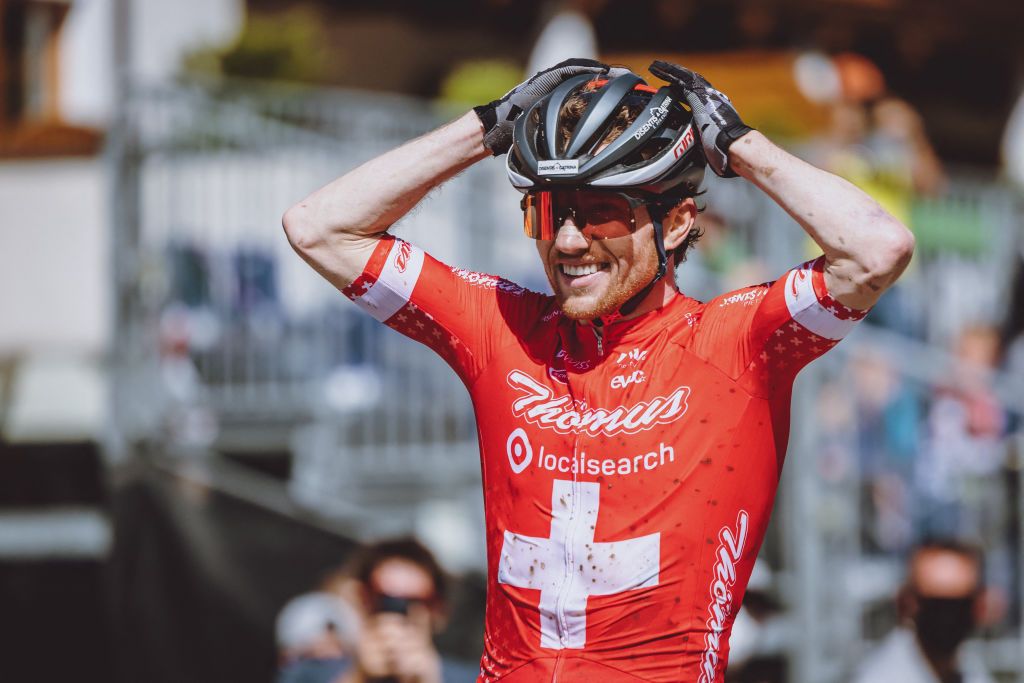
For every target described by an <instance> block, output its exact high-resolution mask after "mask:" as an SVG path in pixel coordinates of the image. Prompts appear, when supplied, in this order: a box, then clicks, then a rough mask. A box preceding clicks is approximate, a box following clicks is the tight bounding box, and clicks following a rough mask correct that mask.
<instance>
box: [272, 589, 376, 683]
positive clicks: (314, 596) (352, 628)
mask: <svg viewBox="0 0 1024 683" xmlns="http://www.w3.org/2000/svg"><path fill="white" fill-rule="evenodd" d="M358 622H359V617H358V616H357V615H356V614H355V612H354V611H353V610H352V608H351V607H349V606H348V605H347V604H346V603H345V601H344V600H342V599H341V598H339V597H338V596H337V595H333V594H331V593H320V592H318V593H306V594H304V595H300V596H298V597H297V598H293V599H292V600H291V601H290V602H288V604H287V605H285V606H284V609H282V610H281V612H280V614H279V615H278V617H277V624H276V629H275V630H276V634H277V647H278V652H279V657H280V669H279V670H278V675H277V680H276V683H331V682H332V681H336V680H337V679H338V677H339V676H340V675H341V674H342V673H344V672H345V670H346V669H348V666H349V664H350V661H351V655H352V653H353V652H354V650H355V644H356V640H357V638H358V631H359V623H358Z"/></svg>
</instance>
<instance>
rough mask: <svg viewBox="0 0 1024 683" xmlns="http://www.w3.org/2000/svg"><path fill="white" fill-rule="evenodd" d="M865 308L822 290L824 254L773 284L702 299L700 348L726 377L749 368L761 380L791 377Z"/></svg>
mask: <svg viewBox="0 0 1024 683" xmlns="http://www.w3.org/2000/svg"><path fill="white" fill-rule="evenodd" d="M865 315H867V311H862V310H857V309H853V308H850V307H848V306H844V305H843V304H841V303H839V302H838V301H836V300H835V298H834V297H832V295H831V294H830V293H829V292H828V288H827V286H826V284H825V257H824V256H822V257H819V258H818V259H815V260H813V261H807V262H806V263H803V264H801V265H799V266H797V267H796V268H793V269H792V270H790V271H789V272H787V273H786V274H785V275H784V276H782V277H781V278H779V279H778V280H776V281H775V282H769V283H765V284H762V285H757V286H754V287H747V288H744V289H740V290H736V291H734V292H729V293H728V294H724V295H722V296H720V297H718V298H717V299H713V300H712V301H710V302H708V305H707V307H706V309H705V313H704V315H703V317H702V321H701V327H702V328H703V329H702V334H701V335H700V336H701V339H700V342H699V343H700V346H701V347H702V348H703V351H704V353H703V354H702V355H705V357H707V358H708V359H709V360H711V361H712V362H714V363H715V364H716V365H718V366H719V367H720V369H722V370H723V371H725V372H726V373H727V374H729V375H730V376H732V377H738V376H739V375H741V374H743V373H744V372H747V371H752V372H753V373H754V374H756V375H758V376H760V377H761V378H762V379H763V380H767V381H771V380H777V379H782V378H787V377H788V378H792V377H793V376H795V375H796V373H798V372H799V371H800V370H801V368H803V367H804V366H806V365H807V364H808V363H810V362H811V361H812V360H814V359H815V358H819V357H820V356H822V355H823V354H825V352H827V351H828V350H829V349H831V348H832V347H833V346H835V345H836V344H838V343H839V340H841V339H842V338H843V337H845V336H846V335H847V334H848V333H849V332H850V331H851V330H852V329H853V327H854V326H855V325H856V324H857V323H858V322H859V321H860V320H862V319H863V318H864V316H865Z"/></svg>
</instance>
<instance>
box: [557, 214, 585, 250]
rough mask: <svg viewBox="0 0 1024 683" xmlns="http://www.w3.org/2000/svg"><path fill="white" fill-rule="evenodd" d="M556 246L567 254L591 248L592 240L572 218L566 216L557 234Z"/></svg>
mask: <svg viewBox="0 0 1024 683" xmlns="http://www.w3.org/2000/svg"><path fill="white" fill-rule="evenodd" d="M555 248H556V249H558V251H560V252H562V253H565V254H573V253H579V252H583V251H586V250H587V249H589V248H590V240H588V239H587V237H586V235H584V234H583V232H582V231H580V229H579V228H578V227H576V224H575V223H573V221H572V219H571V218H566V219H565V221H563V222H562V226H561V227H560V228H558V234H557V235H555Z"/></svg>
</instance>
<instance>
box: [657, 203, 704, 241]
mask: <svg viewBox="0 0 1024 683" xmlns="http://www.w3.org/2000/svg"><path fill="white" fill-rule="evenodd" d="M696 221H697V202H696V201H694V199H693V197H687V198H686V199H684V200H683V201H681V202H679V203H678V204H676V205H675V206H674V207H672V208H671V209H670V210H669V212H668V213H667V214H665V218H664V219H663V221H662V230H663V231H664V238H665V251H666V252H671V251H672V250H673V249H675V248H676V247H678V246H679V245H680V244H682V243H683V240H685V239H686V236H687V235H689V234H690V230H691V229H692V228H693V226H694V223H695V222H696Z"/></svg>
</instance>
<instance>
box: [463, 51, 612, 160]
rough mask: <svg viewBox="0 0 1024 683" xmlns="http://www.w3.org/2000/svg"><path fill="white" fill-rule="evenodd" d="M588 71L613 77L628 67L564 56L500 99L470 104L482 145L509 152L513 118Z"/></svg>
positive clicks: (496, 152)
mask: <svg viewBox="0 0 1024 683" xmlns="http://www.w3.org/2000/svg"><path fill="white" fill-rule="evenodd" d="M587 73H590V74H594V75H595V76H602V75H603V76H607V77H608V78H615V77H616V76H621V75H622V74H625V73H629V71H628V70H626V69H621V68H617V67H611V66H608V65H607V64H602V63H601V62H596V61H594V60H593V59H567V60H565V61H564V62H560V63H559V64H556V65H555V66H553V67H551V68H550V69H545V70H544V71H540V72H538V73H536V74H534V75H533V76H532V77H531V78H529V79H528V80H526V81H523V82H522V83H520V84H519V85H517V86H516V87H514V88H512V89H511V90H509V91H508V92H507V93H505V94H504V95H503V96H502V97H501V99H497V100H494V101H493V102H489V103H488V104H481V105H480V106H478V107H473V111H475V112H476V115H477V116H479V117H480V121H481V122H482V123H483V124H484V147H486V148H487V149H489V150H490V151H491V154H493V155H494V156H500V155H502V154H505V153H506V152H508V150H509V148H511V147H512V128H513V124H514V123H515V120H516V118H518V116H519V115H520V114H522V113H523V111H525V110H527V109H529V108H530V107H532V106H533V105H534V104H536V102H537V100H539V99H540V98H542V97H544V96H545V95H547V94H548V93H550V92H551V91H552V90H554V89H555V88H557V87H558V86H559V85H560V84H561V83H563V82H564V81H566V80H568V79H570V78H572V77H573V76H579V75H580V74H587Z"/></svg>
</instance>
